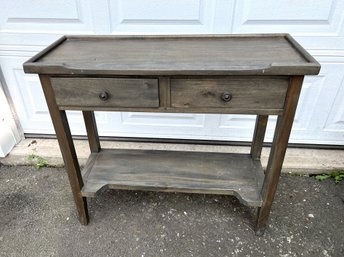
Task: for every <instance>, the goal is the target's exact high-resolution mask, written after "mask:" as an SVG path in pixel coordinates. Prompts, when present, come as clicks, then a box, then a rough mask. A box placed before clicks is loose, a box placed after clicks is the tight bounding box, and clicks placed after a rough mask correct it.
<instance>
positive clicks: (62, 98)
mask: <svg viewBox="0 0 344 257" xmlns="http://www.w3.org/2000/svg"><path fill="white" fill-rule="evenodd" d="M51 85H52V87H53V90H54V93H55V99H56V102H57V105H58V106H59V107H100V108H101V107H124V108H126V107H147V108H154V107H159V89H158V80H157V79H129V78H60V77H52V78H51Z"/></svg>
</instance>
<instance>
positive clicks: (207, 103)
mask: <svg viewBox="0 0 344 257" xmlns="http://www.w3.org/2000/svg"><path fill="white" fill-rule="evenodd" d="M288 83H289V79H288V78H257V77H254V78H238V77H237V78H219V79H171V105H172V107H176V108H194V107H206V108H236V109H257V110H258V109H283V106H284V99H285V95H286V92H287V88H288ZM228 95H229V98H230V100H229V101H226V100H228ZM226 96H227V99H226ZM223 98H225V99H223Z"/></svg>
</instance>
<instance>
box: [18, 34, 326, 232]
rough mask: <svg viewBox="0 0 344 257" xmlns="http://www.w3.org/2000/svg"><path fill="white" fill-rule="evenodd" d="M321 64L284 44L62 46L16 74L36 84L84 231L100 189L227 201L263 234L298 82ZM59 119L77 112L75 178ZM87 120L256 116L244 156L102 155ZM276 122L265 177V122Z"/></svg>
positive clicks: (166, 41)
mask: <svg viewBox="0 0 344 257" xmlns="http://www.w3.org/2000/svg"><path fill="white" fill-rule="evenodd" d="M319 70H320V65H319V63H318V62H317V61H316V60H315V59H314V58H313V57H312V56H311V55H309V54H308V53H307V52H306V51H305V50H304V49H303V48H302V47H301V46H300V45H299V44H298V43H297V42H296V41H295V40H294V39H293V38H292V37H291V36H290V35H288V34H270V35H269V34H267V35H211V36H204V35H203V36H198V35H197V36H195V35H193V36H64V37H62V38H60V39H59V40H58V41H56V42H55V43H53V44H52V45H50V46H49V47H47V48H46V49H45V50H43V51H42V52H40V53H38V54H37V55H36V56H34V57H33V58H31V59H30V60H28V61H27V62H26V63H25V64H24V71H25V72H27V73H37V74H39V77H40V80H41V84H42V87H43V91H44V94H45V98H46V100H47V104H48V107H49V111H50V115H51V118H52V121H53V124H54V127H55V131H56V136H57V139H58V141H59V145H60V149H61V152H62V155H63V158H64V162H65V166H66V169H67V172H68V176H69V181H70V185H71V187H72V191H73V195H74V200H75V203H76V207H77V210H78V214H79V219H80V222H81V223H82V224H85V225H86V224H87V223H88V220H89V218H88V210H87V202H86V198H87V197H92V196H94V194H95V193H96V192H97V191H98V190H100V189H101V188H103V187H108V188H116V189H134V190H160V191H177V192H188V193H207V194H208V193H209V194H228V195H234V196H236V197H237V198H238V199H239V200H240V201H241V202H242V203H243V204H246V205H248V206H256V207H258V214H257V221H256V231H257V233H258V234H259V233H262V232H263V231H264V228H265V227H266V225H267V221H268V216H269V213H270V209H271V205H272V202H273V198H274V195H275V192H276V188H277V184H278V179H279V176H280V172H281V167H282V163H283V159H284V155H285V152H286V147H287V143H288V139H289V134H290V130H291V127H292V123H293V119H294V114H295V110H296V106H297V102H298V98H299V94H300V90H301V86H302V81H303V76H304V75H307V74H318V73H319ZM66 110H80V111H82V113H83V117H84V120H85V125H86V130H87V135H88V141H89V145H90V149H91V154H90V157H89V159H88V162H87V165H86V166H85V168H84V170H83V171H81V170H80V167H79V163H78V159H77V156H76V153H75V149H74V145H73V141H72V135H71V132H70V128H69V125H68V121H67V117H66V113H65V111H66ZM94 111H135V112H137V111H140V112H141V111H142V112H166V113H168V112H184V113H223V114H256V115H257V120H256V126H255V131H254V135H253V141H252V147H251V151H250V153H247V154H227V153H226V154H225V153H204V152H178V151H154V150H118V149H116V150H114V149H102V148H101V146H100V143H99V138H98V132H97V127H96V122H95V117H94V113H93V112H94ZM271 114H273V115H278V120H277V125H276V129H275V135H274V139H273V145H272V148H271V152H270V157H269V161H268V165H267V169H266V171H265V174H264V172H263V169H262V166H261V163H260V154H261V149H262V143H263V140H264V134H265V130H266V125H267V121H268V115H271Z"/></svg>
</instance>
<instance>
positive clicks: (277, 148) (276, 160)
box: [255, 76, 303, 235]
mask: <svg viewBox="0 0 344 257" xmlns="http://www.w3.org/2000/svg"><path fill="white" fill-rule="evenodd" d="M302 82H303V76H294V77H292V78H291V79H290V83H289V88H288V92H287V96H286V100H285V104H284V112H283V114H282V115H279V116H278V119H277V124H276V129H275V134H274V139H273V144H272V148H271V152H270V156H269V161H268V165H267V168H266V172H265V178H264V183H263V188H262V192H261V195H262V199H263V203H262V206H261V207H260V208H258V215H257V223H256V228H255V229H256V234H257V235H262V234H263V233H264V231H265V228H266V225H267V222H268V218H269V214H270V209H271V206H272V202H273V199H274V196H275V193H276V190H277V184H278V180H279V176H280V173H281V169H282V164H283V160H284V156H285V152H286V149H287V145H288V140H289V135H290V131H291V128H292V124H293V120H294V116H295V111H296V106H297V101H298V98H299V95H300V91H301V87H302Z"/></svg>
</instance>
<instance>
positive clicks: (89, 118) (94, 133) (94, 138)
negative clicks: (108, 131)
mask: <svg viewBox="0 0 344 257" xmlns="http://www.w3.org/2000/svg"><path fill="white" fill-rule="evenodd" d="M82 114H83V116H84V121H85V126H86V131H87V137H88V143H89V145H90V150H91V152H92V153H98V152H99V151H100V143H99V136H98V130H97V123H96V119H95V117H94V112H93V111H83V112H82Z"/></svg>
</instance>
